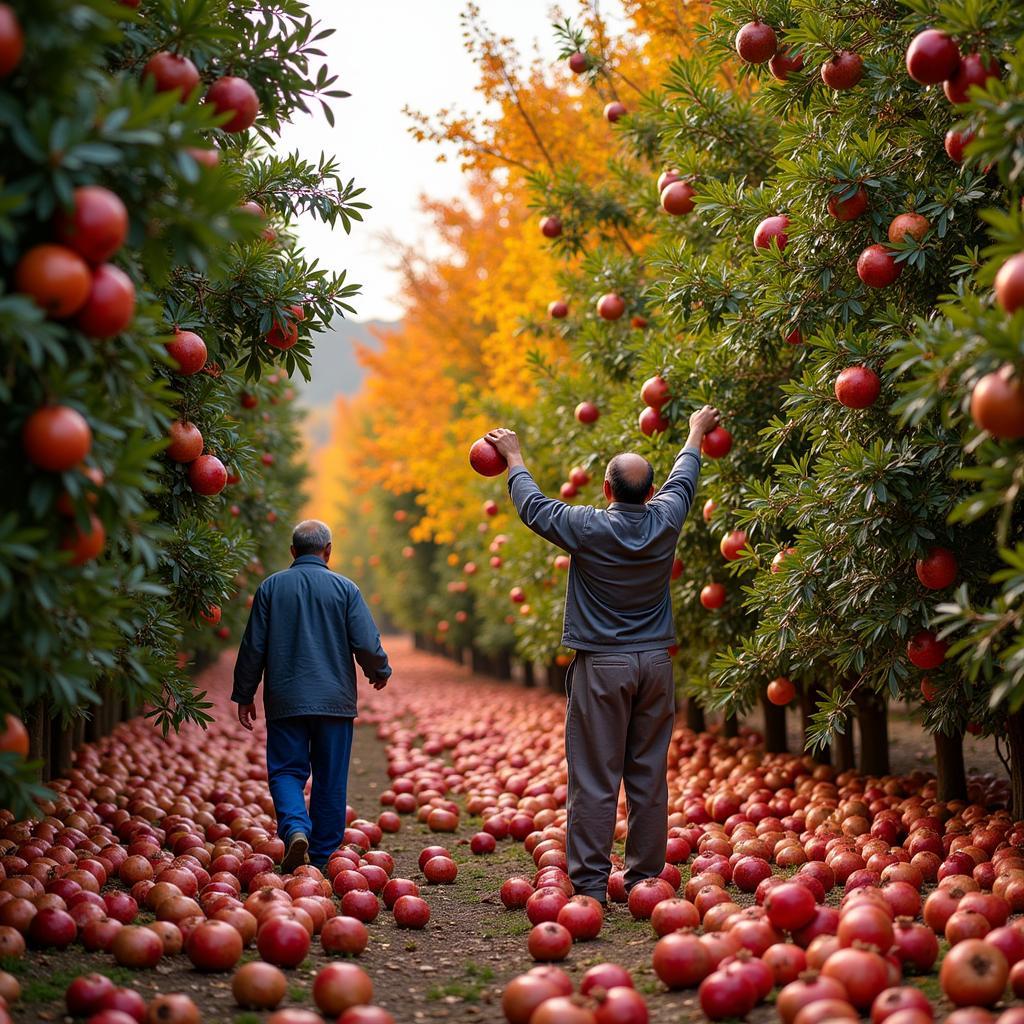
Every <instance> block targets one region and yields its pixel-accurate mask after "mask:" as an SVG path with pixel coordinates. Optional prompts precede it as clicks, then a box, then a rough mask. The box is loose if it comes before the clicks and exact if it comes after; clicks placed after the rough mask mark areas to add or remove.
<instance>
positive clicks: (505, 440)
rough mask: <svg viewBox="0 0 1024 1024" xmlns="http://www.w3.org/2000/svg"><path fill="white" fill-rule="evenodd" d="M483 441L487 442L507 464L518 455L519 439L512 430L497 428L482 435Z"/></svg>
mask: <svg viewBox="0 0 1024 1024" xmlns="http://www.w3.org/2000/svg"><path fill="white" fill-rule="evenodd" d="M484 440H485V441H489V442H490V443H491V444H492V445H494V447H495V448H496V449H497V451H498V454H499V455H501V456H502V457H503V458H504V459H505V461H506V462H507V461H508V460H509V459H510V458H515V456H517V455H519V454H520V450H519V438H518V437H517V436H516V432H515V431H514V430H509V429H508V428H507V427H498V428H496V429H495V430H492V431H490V433H487V434H485V435H484Z"/></svg>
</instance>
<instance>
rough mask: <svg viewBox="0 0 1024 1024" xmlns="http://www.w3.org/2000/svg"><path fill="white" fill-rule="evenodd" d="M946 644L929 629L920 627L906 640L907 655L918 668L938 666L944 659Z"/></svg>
mask: <svg viewBox="0 0 1024 1024" xmlns="http://www.w3.org/2000/svg"><path fill="white" fill-rule="evenodd" d="M947 646H948V644H947V643H946V642H945V640H940V639H939V638H938V637H937V636H936V635H935V634H934V633H933V632H932V631H931V630H930V629H922V630H919V631H918V632H917V633H915V634H914V635H913V636H912V637H911V638H910V639H909V640H908V641H907V657H908V658H909V659H910V661H911V664H913V665H916V666H917V667H918V668H923V669H932V668H938V667H939V666H940V665H941V664H942V663H943V661H945V660H946V647H947Z"/></svg>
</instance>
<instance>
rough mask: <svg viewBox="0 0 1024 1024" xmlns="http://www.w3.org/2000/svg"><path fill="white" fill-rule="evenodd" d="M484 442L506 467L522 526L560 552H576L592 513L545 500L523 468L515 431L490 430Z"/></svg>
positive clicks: (588, 509)
mask: <svg viewBox="0 0 1024 1024" xmlns="http://www.w3.org/2000/svg"><path fill="white" fill-rule="evenodd" d="M487 440H488V441H490V443H491V444H493V445H494V447H495V448H497V450H498V452H499V453H500V454H501V455H503V456H504V458H505V461H506V462H507V463H508V493H509V494H510V495H511V497H512V503H513V504H514V505H515V507H516V511H517V512H518V513H519V518H520V519H521V520H522V521H523V523H524V525H525V526H527V527H528V528H529V529H531V530H533V532H534V533H536V534H537V535H538V536H540V537H543V538H544V539H545V540H547V541H550V542H551V543H552V544H555V545H557V546H558V547H560V548H562V550H563V551H568V552H569V553H570V554H572V553H573V552H575V551H578V550H579V547H580V544H581V543H582V540H583V533H584V530H585V529H586V524H587V519H588V518H589V516H590V515H591V514H592V513H593V509H592V508H590V507H589V506H586V505H567V504H566V503H565V502H564V501H557V500H556V499H555V498H549V497H547V495H545V494H544V492H543V491H542V490H541V489H540V488H539V487H538V486H537V482H536V481H535V480H534V479H533V477H532V476H531V475H530V471H529V470H528V469H527V468H526V463H525V462H524V461H523V454H522V452H521V451H520V448H519V438H518V437H516V435H515V432H514V431H512V430H506V429H505V428H503V427H502V428H499V429H498V430H492V431H491V432H490V433H489V434H488V435H487Z"/></svg>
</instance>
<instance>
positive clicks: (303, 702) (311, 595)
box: [231, 555, 391, 721]
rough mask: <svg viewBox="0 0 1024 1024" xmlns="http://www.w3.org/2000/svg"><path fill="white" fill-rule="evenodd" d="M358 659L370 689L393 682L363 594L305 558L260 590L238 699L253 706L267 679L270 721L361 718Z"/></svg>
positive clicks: (241, 660)
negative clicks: (358, 715) (375, 684)
mask: <svg viewBox="0 0 1024 1024" xmlns="http://www.w3.org/2000/svg"><path fill="white" fill-rule="evenodd" d="M353 657H354V658H355V660H356V661H358V662H359V665H360V666H361V668H362V670H363V672H364V673H365V674H366V677H367V679H369V680H370V681H371V682H379V681H381V680H385V679H388V678H389V677H390V676H391V668H390V666H389V665H388V656H387V655H386V654H385V653H384V649H383V648H382V647H381V644H380V633H378V632H377V626H376V625H375V623H374V621H373V616H372V615H371V614H370V609H369V608H368V607H367V606H366V602H365V601H364V600H363V595H362V594H361V593H360V592H359V588H358V587H357V586H356V585H355V584H354V583H353V582H352V581H351V580H350V579H347V578H346V577H344V576H340V575H339V574H338V573H336V572H332V571H331V570H330V569H328V568H327V564H326V563H325V562H324V560H323V559H322V558H320V557H319V556H317V555H301V556H300V557H299V558H296V559H295V561H294V562H292V564H291V566H290V567H289V568H287V569H285V570H283V571H282V572H275V573H274V574H273V575H272V576H268V577H267V578H266V579H265V580H264V581H263V582H262V583H261V584H260V585H259V587H258V588H257V590H256V594H255V597H254V598H253V604H252V611H251V612H250V613H249V622H248V624H247V625H246V627H245V636H243V637H242V644H241V646H240V647H239V649H238V659H237V660H236V662H235V685H234V689H233V690H232V691H231V699H232V700H233V701H235V702H236V703H237V704H249V703H251V702H252V700H253V698H254V697H255V695H256V690H257V688H258V687H259V685H260V679H261V677H262V678H263V681H264V687H263V706H264V708H265V713H266V716H267V720H268V721H270V720H272V719H275V718H290V717H292V716H294V715H339V716H342V717H345V718H350V717H354V716H355V714H356V672H355V667H354V666H353V664H352V659H353Z"/></svg>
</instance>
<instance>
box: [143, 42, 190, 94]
mask: <svg viewBox="0 0 1024 1024" xmlns="http://www.w3.org/2000/svg"><path fill="white" fill-rule="evenodd" d="M142 77H143V79H146V78H152V79H153V84H154V85H155V86H156V91H157V92H172V91H173V90H175V89H177V90H179V91H180V93H181V96H182V98H185V97H187V96H188V95H189V94H190V93H191V92H192V90H193V89H195V87H196V86H197V85H199V70H198V69H197V68H196V66H195V64H193V63H192V61H190V60H189V59H188V57H183V56H181V54H180V53H169V52H168V51H167V50H162V51H161V52H160V53H155V54H153V56H152V57H150V58H149V60H148V61H147V62H146V66H145V67H144V68H143V69H142Z"/></svg>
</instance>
